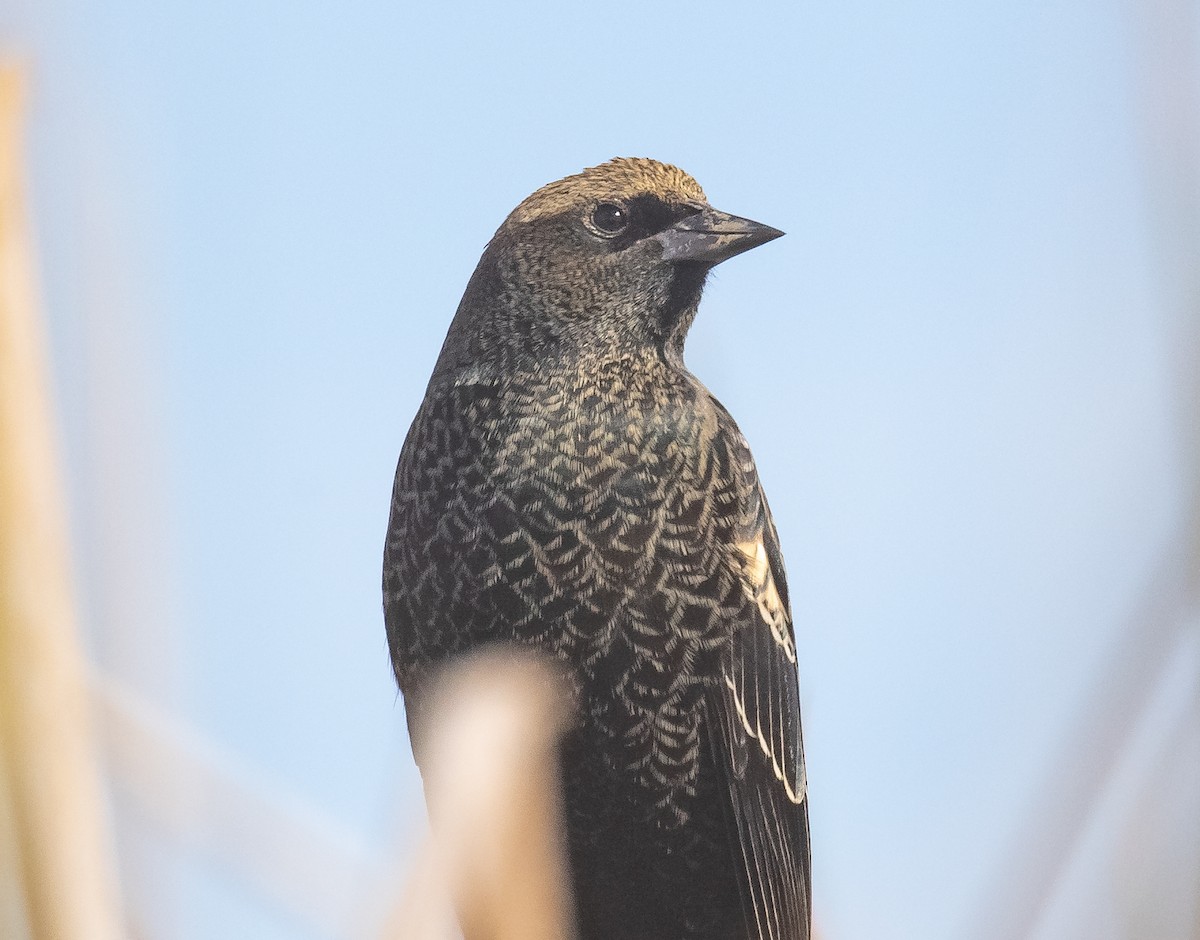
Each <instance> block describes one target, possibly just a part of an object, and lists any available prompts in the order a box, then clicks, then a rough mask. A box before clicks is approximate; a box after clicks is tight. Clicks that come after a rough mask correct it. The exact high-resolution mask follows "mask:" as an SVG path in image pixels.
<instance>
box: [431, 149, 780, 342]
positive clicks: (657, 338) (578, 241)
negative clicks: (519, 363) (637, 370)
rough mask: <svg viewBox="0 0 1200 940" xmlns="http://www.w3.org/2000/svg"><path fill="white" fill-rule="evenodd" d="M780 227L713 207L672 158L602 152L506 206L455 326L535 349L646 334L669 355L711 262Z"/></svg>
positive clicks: (690, 314)
mask: <svg viewBox="0 0 1200 940" xmlns="http://www.w3.org/2000/svg"><path fill="white" fill-rule="evenodd" d="M782 234H783V233H782V232H780V231H779V230H778V229H774V228H771V227H770V226H767V225H762V224H760V223H758V222H751V221H750V220H749V219H743V218H739V217H737V216H733V215H728V214H726V213H724V212H719V211H717V210H716V209H714V208H712V206H710V205H709V204H708V201H707V199H706V198H705V196H704V191H703V190H702V189H701V188H700V186H699V184H698V183H697V182H696V181H695V180H694V179H692V177H690V176H689V175H688V174H687V173H684V172H683V171H682V170H680V169H678V168H677V167H674V166H670V165H669V164H665V163H659V162H657V161H655V160H648V159H642V158H618V159H615V160H610V161H608V162H607V163H603V164H601V165H600V166H596V167H591V168H590V169H587V170H584V171H583V172H582V173H578V174H576V175H574V176H568V177H566V178H565V179H561V180H558V181H556V182H554V183H550V184H549V185H547V186H543V187H542V188H541V189H539V190H538V191H537V192H535V193H534V194H533V195H531V196H529V197H528V198H527V199H525V200H524V201H523V202H522V203H521V204H520V205H519V206H517V208H516V209H514V210H513V211H512V213H511V214H510V215H509V217H508V218H507V219H506V220H505V221H504V224H503V225H501V226H500V229H499V230H498V231H497V232H496V234H495V236H494V237H493V238H492V240H491V242H490V243H489V244H488V246H487V249H486V250H485V252H484V255H483V258H482V259H481V260H480V263H479V267H478V269H477V270H476V272H475V276H474V277H473V278H472V279H471V284H470V285H469V286H468V288H467V293H466V295H465V296H464V297H463V303H462V305H461V306H460V308H459V316H458V318H456V325H458V326H459V327H465V328H467V329H469V330H470V331H471V332H472V333H474V334H475V338H476V340H478V339H479V338H480V331H482V332H483V333H484V334H489V335H490V334H493V332H496V333H498V335H496V336H494V337H492V341H499V342H504V344H505V345H507V346H509V347H510V348H509V353H510V354H511V353H512V352H513V351H514V350H512V348H511V343H512V342H513V341H514V340H515V341H518V342H521V343H525V344H527V345H528V346H530V347H531V351H532V353H533V355H539V354H551V355H552V354H553V353H554V352H555V350H556V349H563V350H569V351H570V352H569V353H568V354H570V353H576V354H587V353H588V352H589V351H590V352H597V351H602V350H603V351H621V350H628V349H633V348H636V347H645V346H647V345H653V346H657V347H658V348H659V349H662V350H664V351H666V352H668V353H673V354H678V353H679V352H681V351H682V345H683V339H684V335H685V334H686V332H687V328H688V326H689V325H690V324H691V321H692V318H693V317H694V316H695V312H696V306H697V304H698V303H699V300H700V292H701V289H702V288H703V285H704V279H705V277H706V275H707V274H708V271H709V270H710V269H711V268H712V267H713V266H714V265H716V264H719V263H720V262H722V261H725V260H726V259H728V258H732V257H733V256H734V255H737V254H740V253H741V252H743V251H746V250H748V249H750V248H754V247H755V246H757V245H761V244H763V243H764V242H768V241H770V240H771V239H773V238H778V237H779V236H780V235H782ZM464 319H466V320H467V321H469V322H459V321H462V320H464ZM496 327H500V329H499V330H498V331H496V330H495V328H496ZM452 332H453V331H452ZM472 345H475V344H474V343H473V344H472ZM489 345H490V342H489ZM477 348H478V347H477Z"/></svg>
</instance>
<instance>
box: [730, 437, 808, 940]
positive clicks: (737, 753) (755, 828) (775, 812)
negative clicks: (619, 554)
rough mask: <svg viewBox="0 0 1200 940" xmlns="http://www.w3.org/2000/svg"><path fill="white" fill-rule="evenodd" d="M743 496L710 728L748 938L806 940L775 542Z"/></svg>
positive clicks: (801, 781)
mask: <svg viewBox="0 0 1200 940" xmlns="http://www.w3.org/2000/svg"><path fill="white" fill-rule="evenodd" d="M739 436H740V435H739ZM745 454H746V457H747V459H748V455H749V452H748V450H747V451H746V452H745ZM749 466H750V467H752V464H749ZM751 472H752V471H751ZM752 492H753V495H752V496H750V500H749V502H750V503H751V505H750V506H747V507H746V508H745V511H744V515H743V523H742V525H741V526H740V527H739V528H740V529H741V531H740V533H739V536H738V541H737V545H736V554H735V556H734V559H735V564H736V565H738V566H739V574H740V577H741V579H742V584H743V588H744V591H745V594H746V599H747V603H746V605H745V606H744V608H743V610H744V611H745V612H744V614H743V615H742V617H741V618H740V619H739V622H738V623H736V624H735V625H734V631H733V637H732V642H731V644H730V650H729V658H728V659H727V661H726V662H725V665H724V669H723V674H722V677H721V678H722V680H723V681H722V685H721V686H720V687H718V688H717V689H716V690H715V692H714V693H713V694H712V695H711V696H710V698H709V702H708V708H709V717H710V728H711V734H712V739H713V751H714V757H715V762H716V764H717V767H718V768H719V769H720V771H721V772H722V775H723V777H724V782H725V784H726V786H727V787H728V792H729V806H730V814H729V822H730V825H731V829H732V835H734V836H735V838H734V839H732V840H731V841H733V842H734V843H735V845H736V846H737V848H736V849H735V853H736V852H738V851H740V859H738V860H739V861H740V862H741V863H743V864H744V871H745V877H744V879H743V882H742V884H743V891H744V897H743V900H744V907H745V909H746V919H747V926H748V929H749V930H750V932H751V936H756V937H759V938H761V940H808V937H809V933H810V929H811V928H810V925H811V911H810V899H811V875H810V863H809V837H808V801H807V794H806V781H805V774H804V744H803V740H802V737H801V731H800V689H799V681H798V679H797V675H796V643H795V638H794V634H793V632H792V621H791V613H790V611H789V608H788V597H787V583H786V581H785V579H784V571H783V560H782V557H781V556H780V552H779V538H778V535H777V534H776V532H775V525H774V523H773V522H772V520H771V515H770V510H769V509H768V508H767V503H766V499H765V497H764V496H763V493H762V490H761V488H760V487H759V486H758V482H757V479H755V480H754V485H753V491H752Z"/></svg>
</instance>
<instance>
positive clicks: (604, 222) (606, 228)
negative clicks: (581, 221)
mask: <svg viewBox="0 0 1200 940" xmlns="http://www.w3.org/2000/svg"><path fill="white" fill-rule="evenodd" d="M628 227H629V212H628V210H627V209H626V208H625V207H624V206H619V205H617V204H616V203H615V202H602V203H600V205H598V206H596V208H595V209H594V210H592V228H594V229H595V230H596V232H597V233H598V234H600V235H603V236H604V237H605V238H612V237H613V236H614V235H620V234H621V233H622V232H623V231H625V229H627V228H628Z"/></svg>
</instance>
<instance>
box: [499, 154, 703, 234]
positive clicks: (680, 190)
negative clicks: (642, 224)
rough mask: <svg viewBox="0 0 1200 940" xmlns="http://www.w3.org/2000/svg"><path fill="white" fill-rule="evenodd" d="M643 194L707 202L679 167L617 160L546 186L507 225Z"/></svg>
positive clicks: (635, 159) (642, 160) (632, 159)
mask: <svg viewBox="0 0 1200 940" xmlns="http://www.w3.org/2000/svg"><path fill="white" fill-rule="evenodd" d="M642 195H651V196H658V197H659V198H660V199H662V200H663V201H664V202H701V203H703V202H705V201H706V200H705V196H704V190H703V189H701V188H700V184H699V183H697V182H696V181H695V180H694V179H692V177H691V176H689V175H688V174H687V173H685V172H684V171H683V170H681V169H679V167H677V166H672V165H671V164H669V163H660V162H659V161H657V160H650V159H648V158H646V157H615V158H614V159H612V160H609V161H608V162H607V163H601V164H600V165H599V166H593V167H588V168H587V169H586V170H584V171H583V172H582V173H576V174H575V175H574V176H567V177H564V178H563V179H560V180H555V181H554V182H553V183H548V184H547V185H545V186H543V187H542V188H541V189H539V190H538V191H537V192H535V193H534V194H533V195H531V196H529V197H528V198H527V199H525V201H524V202H522V203H521V204H520V205H519V206H517V208H516V209H514V210H513V211H512V214H511V215H510V216H509V217H508V224H512V223H517V224H522V223H526V222H532V221H534V220H535V219H539V218H544V217H546V216H551V215H555V214H557V213H559V212H563V211H565V210H567V209H570V208H573V207H575V206H578V205H579V204H580V203H581V202H587V201H593V200H594V201H600V200H605V199H629V198H632V197H634V196H642Z"/></svg>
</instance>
